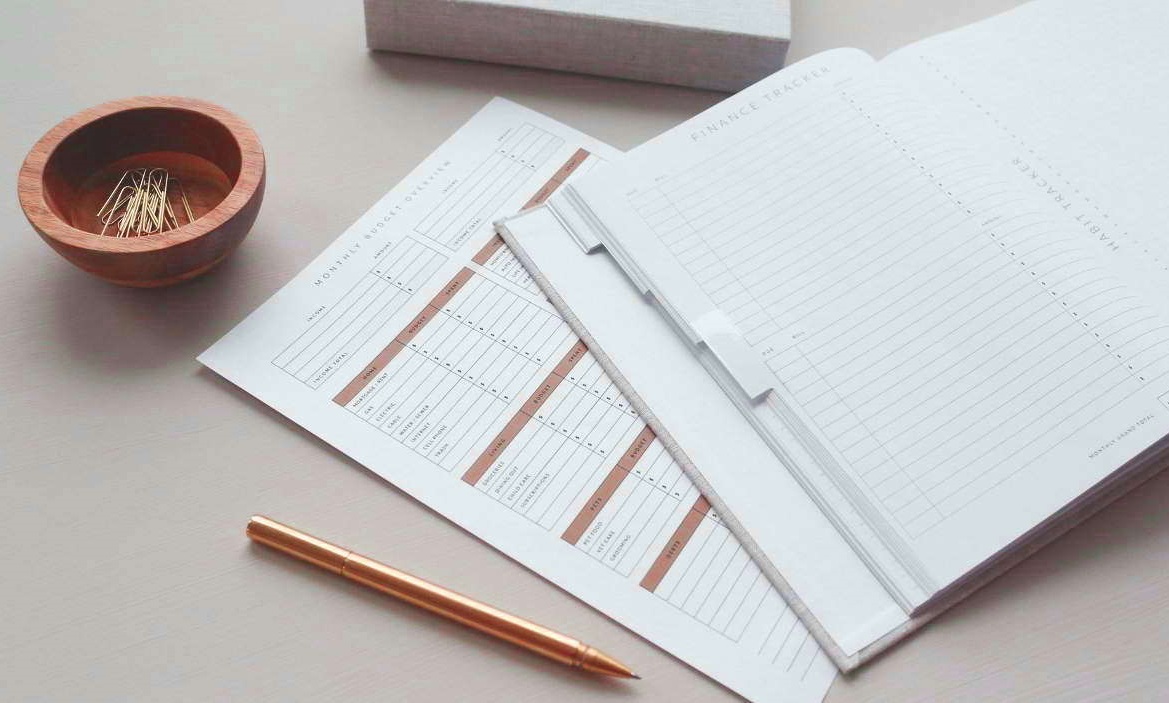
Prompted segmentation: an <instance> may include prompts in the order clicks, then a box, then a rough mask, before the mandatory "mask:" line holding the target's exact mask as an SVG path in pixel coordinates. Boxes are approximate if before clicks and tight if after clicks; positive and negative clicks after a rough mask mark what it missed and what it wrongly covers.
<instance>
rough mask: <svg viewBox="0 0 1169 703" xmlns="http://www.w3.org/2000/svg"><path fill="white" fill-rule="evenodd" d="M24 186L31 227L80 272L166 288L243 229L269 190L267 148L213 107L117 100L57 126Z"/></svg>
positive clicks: (235, 240) (30, 160) (205, 267)
mask: <svg viewBox="0 0 1169 703" xmlns="http://www.w3.org/2000/svg"><path fill="white" fill-rule="evenodd" d="M17 191H18V194H19V197H20V205H21V208H23V210H24V214H25V216H26V217H27V218H28V221H29V222H30V223H31V224H32V226H33V228H34V229H35V230H36V231H37V232H38V233H39V234H40V235H41V238H42V239H44V240H45V241H46V242H48V243H49V245H50V246H52V247H53V249H55V250H56V251H57V252H58V253H59V254H61V256H63V257H65V258H66V259H68V260H69V261H70V262H71V263H73V264H74V265H75V266H77V267H78V268H81V269H83V270H85V271H88V272H89V273H92V274H94V275H96V276H98V277H100V278H103V279H105V280H107V281H111V282H113V283H117V284H120V285H125V286H137V287H158V286H166V285H171V284H173V283H178V282H180V281H185V280H188V279H191V278H194V277H196V276H199V275H201V274H203V273H206V272H207V271H209V270H211V269H212V268H213V267H214V266H215V265H216V264H218V263H220V262H221V261H223V260H224V259H225V258H226V257H227V256H228V255H229V254H230V253H231V252H232V251H234V250H235V248H236V246H238V245H239V243H240V242H241V241H242V240H243V238H244V237H245V236H247V233H248V231H249V230H250V229H251V227H252V223H253V222H254V221H255V219H256V214H257V213H258V212H259V209H260V202H261V201H262V200H263V197H264V151H263V148H262V147H261V146H260V140H259V138H258V137H257V136H256V133H255V132H254V131H253V130H252V128H251V127H249V126H248V124H247V123H246V122H244V121H243V120H242V119H240V118H239V117H237V116H235V115H234V114H232V113H230V112H228V111H227V110H225V109H223V108H221V107H219V106H217V105H213V104H211V103H208V102H204V101H202V100H194V99H192V98H172V97H140V98H128V99H125V100H114V101H112V102H108V103H104V104H102V105H98V106H96V107H93V108H90V109H88V110H85V111H83V112H80V113H78V114H76V115H74V116H72V117H70V118H68V119H66V120H64V121H63V122H61V123H60V124H58V125H57V126H56V127H54V128H53V129H51V130H49V132H48V133H47V134H45V136H44V137H42V138H41V139H40V141H38V142H37V143H36V144H35V145H34V146H33V148H32V150H31V151H30V152H29V154H28V156H27V157H26V158H25V161H24V165H23V166H21V169H20V176H19V178H18V182H17Z"/></svg>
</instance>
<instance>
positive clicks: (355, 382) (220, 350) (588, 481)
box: [200, 100, 835, 701]
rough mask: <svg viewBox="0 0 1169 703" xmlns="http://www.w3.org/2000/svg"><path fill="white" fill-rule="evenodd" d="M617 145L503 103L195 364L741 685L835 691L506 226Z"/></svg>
mask: <svg viewBox="0 0 1169 703" xmlns="http://www.w3.org/2000/svg"><path fill="white" fill-rule="evenodd" d="M615 154H616V152H615V151H614V150H612V149H611V148H609V147H607V146H605V145H604V144H600V143H598V142H596V141H595V140H591V139H589V138H587V137H585V136H584V135H582V134H580V133H578V132H575V131H574V130H571V129H569V128H567V127H565V126H564V125H561V124H559V123H557V122H555V121H553V120H550V119H548V118H546V117H543V116H542V115H538V114H536V113H533V112H531V111H529V110H526V109H524V108H521V107H519V106H517V105H514V104H512V103H508V102H506V101H502V100H496V101H493V102H492V103H491V104H490V105H488V106H487V107H486V108H484V109H483V110H482V111H481V112H480V113H479V114H478V115H476V117H475V118H473V119H472V120H471V121H470V122H469V123H468V124H467V125H466V126H464V127H463V128H462V129H460V130H459V131H458V132H457V133H456V134H455V135H454V136H453V137H452V138H451V140H450V141H448V142H447V143H446V144H444V145H443V146H442V147H441V148H440V149H439V150H438V151H436V152H435V153H434V154H432V155H431V157H429V158H428V159H427V160H426V161H425V162H424V163H423V164H422V165H421V166H420V167H419V168H418V169H417V170H416V171H415V172H414V173H412V174H411V175H410V176H409V177H408V178H407V179H406V180H405V181H404V182H403V183H402V184H401V185H399V186H398V187H396V188H394V189H393V190H392V191H391V192H390V193H389V194H387V196H386V197H385V198H383V199H382V200H381V201H380V202H379V203H378V204H376V205H375V206H374V207H373V208H372V209H371V210H370V211H369V212H368V213H366V215H364V216H363V217H362V218H361V219H360V220H359V221H358V222H357V223H356V224H355V225H354V226H353V227H351V228H350V229H349V230H347V231H346V232H345V233H344V234H343V235H342V236H341V237H340V238H338V239H337V240H336V241H335V242H334V243H333V244H332V245H331V246H330V247H329V248H328V249H327V250H326V251H325V252H324V253H323V254H322V255H321V256H320V257H319V258H318V259H317V260H316V261H314V262H313V263H312V264H310V265H309V266H308V267H306V268H305V269H304V271H302V272H301V273H300V274H299V275H298V276H297V277H296V278H295V279H293V281H291V282H290V283H289V284H288V285H287V286H286V287H284V288H283V289H282V290H281V291H279V292H278V293H277V294H276V295H275V296H273V298H272V299H271V300H270V301H268V302H267V303H265V304H264V305H263V306H262V307H261V308H259V309H258V310H257V311H256V312H254V313H253V314H252V315H251V316H249V317H248V318H247V319H246V320H245V321H244V322H243V323H241V324H240V325H239V326H237V327H236V328H235V329H234V330H232V331H231V333H229V334H228V335H227V336H226V337H224V338H223V339H222V340H220V341H219V342H218V343H216V344H215V345H214V346H213V347H212V348H211V349H209V350H207V351H206V352H205V353H204V354H203V355H202V356H201V357H200V360H201V361H202V362H203V363H205V364H206V365H208V366H209V367H211V368H212V369H214V370H215V371H217V372H218V373H220V374H222V375H224V376H226V377H227V378H228V379H229V380H231V381H233V382H234V383H236V384H237V385H239V386H241V387H242V388H244V389H245V390H247V391H249V392H250V393H252V394H253V395H255V396H257V397H258V398H259V399H261V400H262V401H264V402H265V403H268V404H269V405H271V406H272V407H274V408H276V409H277V410H279V411H280V412H282V413H283V414H285V415H287V416H288V417H290V418H292V419H293V420H294V421H296V422H297V423H298V424H300V425H302V426H303V427H305V428H306V429H308V430H309V431H311V432H313V433H314V434H316V435H318V436H320V437H321V438H322V439H324V440H325V441H327V442H329V443H330V444H332V445H334V446H336V447H337V448H338V449H340V450H341V451H343V452H345V453H346V454H348V455H349V456H351V457H353V458H354V459H356V460H357V461H360V462H361V463H363V464H364V465H365V466H367V467H369V468H370V469H371V470H373V471H375V472H377V473H378V474H379V475H381V476H382V477H384V478H386V479H387V480H390V481H392V482H393V483H394V484H395V485H397V486H399V487H400V488H402V489H403V490H405V491H407V492H409V493H410V494H411V495H413V496H415V497H417V498H418V499H420V500H422V501H423V502H425V503H426V504H427V505H429V506H431V507H433V508H434V509H435V510H437V511H439V512H440V513H442V514H443V515H445V516H446V517H448V518H450V519H451V520H453V521H454V522H456V523H458V524H459V525H461V526H463V527H464V528H466V529H467V530H469V531H470V532H472V533H473V534H475V535H476V536H478V537H480V538H481V539H483V540H485V541H486V542H488V543H489V544H492V545H493V546H495V547H496V548H498V549H500V550H501V551H502V552H504V553H506V554H508V555H509V556H511V557H513V558H515V559H517V560H518V561H520V562H521V563H523V564H524V565H526V566H528V567H529V568H531V569H533V570H535V571H536V572H538V573H540V574H541V575H543V576H544V577H546V578H548V579H549V580H551V581H552V582H554V583H556V584H557V585H559V586H561V587H563V588H565V589H566V590H568V591H570V592H572V593H573V594H575V595H577V596H578V597H580V598H581V599H582V600H585V601H586V602H588V603H590V604H591V605H593V606H595V607H597V608H598V609H600V610H602V611H603V612H605V613H607V614H609V615H611V616H612V617H614V618H615V619H617V620H618V621H620V622H622V623H623V624H625V625H627V626H629V627H630V628H631V629H633V630H635V631H636V632H638V633H640V634H641V635H643V636H644V637H646V638H647V639H650V640H651V641H653V642H655V643H657V644H659V645H660V646H661V647H663V648H664V649H666V650H667V651H670V652H671V653H673V654H675V655H677V656H679V657H680V658H682V659H683V660H685V661H687V662H688V663H689V664H691V665H692V666H694V667H695V668H697V669H699V670H701V671H703V672H705V673H707V674H709V675H710V676H712V677H713V678H715V679H716V680H718V681H720V682H722V683H723V684H725V685H726V686H728V687H730V688H732V689H734V690H735V691H737V692H738V693H740V694H741V695H743V696H745V697H747V698H751V699H755V700H770V699H773V698H774V696H775V695H776V694H777V693H781V694H783V695H784V696H787V697H789V698H790V699H791V700H795V701H811V700H819V699H820V698H822V696H823V694H824V692H825V691H826V690H827V687H828V685H829V684H830V682H831V680H832V678H833V676H834V672H835V669H834V667H833V666H832V664H831V662H830V661H829V660H828V658H827V657H826V656H825V655H824V654H823V652H822V651H821V650H820V648H819V647H818V646H817V644H816V642H815V640H814V639H813V638H811V637H810V635H809V633H808V631H807V629H806V628H804V626H803V624H802V623H801V622H800V621H799V619H798V618H797V617H796V615H795V614H794V613H793V612H792V611H791V609H790V608H788V607H787V605H786V603H785V602H784V600H783V599H782V597H781V596H780V595H779V593H778V592H777V591H776V590H775V589H774V588H773V587H771V585H770V583H769V582H768V581H767V579H766V578H765V577H764V576H763V574H762V572H761V571H760V569H759V568H758V566H756V564H755V562H754V561H752V560H751V559H750V558H748V556H747V554H746V552H745V551H744V550H743V549H742V547H741V546H740V545H739V543H738V541H737V540H736V539H735V538H734V536H733V535H731V533H730V531H729V530H728V529H727V527H726V526H725V525H724V524H723V522H722V519H721V517H720V516H719V515H718V514H717V512H716V511H714V510H712V509H711V508H710V504H709V502H708V501H707V500H706V498H705V497H704V496H702V495H701V494H700V493H699V491H698V490H697V489H695V487H694V486H693V485H692V483H691V482H690V481H689V480H688V479H687V478H686V476H685V475H684V473H683V472H682V471H681V469H680V468H679V466H678V465H677V464H676V463H675V462H674V461H673V460H672V458H671V457H670V456H669V454H668V453H666V452H665V451H664V449H663V448H662V446H661V442H660V441H659V440H657V439H656V437H655V436H654V435H653V433H652V431H649V430H648V428H647V427H646V425H645V423H644V422H642V421H641V419H640V418H639V417H638V416H637V414H636V412H634V411H633V410H631V409H630V407H629V404H628V402H627V401H626V400H625V399H624V397H623V396H622V395H621V394H620V393H619V392H618V391H617V390H616V389H615V388H614V386H613V384H612V382H611V381H610V380H609V379H608V377H607V376H606V375H605V373H604V372H603V371H602V370H601V368H600V367H599V365H598V364H597V362H596V360H595V359H594V358H593V356H592V355H591V353H590V352H589V351H588V349H587V348H586V347H585V346H584V345H583V344H582V343H581V342H580V341H579V340H578V339H577V338H576V337H575V336H574V335H573V334H572V332H571V330H570V329H569V328H568V326H567V325H566V324H565V323H564V322H563V320H561V319H560V317H559V316H558V315H557V314H556V312H555V310H554V309H553V308H552V307H551V306H550V304H549V303H548V302H547V301H546V300H545V299H544V298H543V296H541V295H539V293H538V291H537V289H536V287H535V286H534V285H533V282H532V280H531V278H530V277H529V276H528V275H527V273H526V272H525V271H524V269H523V267H522V266H520V265H519V263H518V261H517V260H516V258H515V257H514V255H512V253H511V251H510V250H509V249H508V248H507V247H506V246H504V245H503V243H502V241H501V240H500V239H499V238H498V237H497V236H495V235H494V233H493V230H492V228H491V225H490V223H491V221H492V220H493V219H496V218H498V217H500V216H502V215H503V214H505V213H512V212H515V211H517V210H519V209H521V208H523V207H528V206H531V205H534V204H536V203H539V202H541V201H542V200H543V199H545V198H546V197H547V196H548V195H549V194H550V193H552V192H553V191H555V190H556V189H557V188H559V187H560V186H561V185H562V184H563V183H565V182H567V181H569V180H571V179H573V178H576V177H578V176H580V175H582V174H585V173H587V172H588V171H589V170H591V169H592V168H593V167H595V166H596V165H597V164H598V163H599V162H601V161H602V160H603V159H610V158H612V157H613V156H614V155H615ZM454 585H455V584H452V586H454ZM471 585H473V584H470V585H466V586H465V587H466V588H470V587H471ZM581 636H582V637H583V636H584V633H581ZM598 644H600V643H598Z"/></svg>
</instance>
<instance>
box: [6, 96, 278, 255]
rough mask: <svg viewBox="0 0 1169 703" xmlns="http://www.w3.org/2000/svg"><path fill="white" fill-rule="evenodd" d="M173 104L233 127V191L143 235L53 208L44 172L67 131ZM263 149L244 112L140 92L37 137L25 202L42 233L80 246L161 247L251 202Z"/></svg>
mask: <svg viewBox="0 0 1169 703" xmlns="http://www.w3.org/2000/svg"><path fill="white" fill-rule="evenodd" d="M159 108H162V109H173V110H186V111H188V112H194V113H197V114H199V115H202V116H204V117H207V118H209V119H211V120H214V121H215V122H216V123H218V124H219V125H220V126H222V127H223V128H224V129H226V130H227V131H228V133H229V134H230V135H231V137H232V139H234V140H235V142H236V146H237V147H238V148H239V151H240V169H239V176H238V177H237V178H236V179H235V183H234V184H233V185H232V188H231V191H230V192H228V194H227V196H226V197H224V199H223V200H222V201H221V202H220V203H219V204H218V205H216V206H215V207H214V208H212V209H211V210H208V211H207V212H206V213H204V214H203V216H201V217H199V218H198V219H196V220H195V221H194V222H190V223H187V224H185V225H181V226H179V227H176V228H175V229H171V230H167V231H165V232H159V233H157V234H151V235H144V236H141V237H111V236H108V235H101V234H96V233H94V232H87V231H85V230H83V229H78V228H76V227H73V226H72V225H70V224H68V223H66V222H65V221H64V220H62V219H61V218H60V217H58V216H57V214H56V213H55V212H53V210H52V208H50V207H49V204H48V202H47V201H46V199H45V190H44V174H45V167H46V166H47V165H48V163H49V161H50V159H51V158H52V156H53V153H54V152H55V151H56V150H57V148H58V147H59V146H60V145H61V143H62V142H64V141H65V139H66V138H67V137H69V136H70V135H71V134H74V133H76V132H77V131H79V130H81V129H83V128H85V127H86V126H88V125H90V124H92V123H94V122H96V121H97V120H100V119H103V118H105V117H109V116H110V115H113V114H116V113H119V112H127V111H131V110H144V109H146V110H149V109H159ZM264 169H265V159H264V149H263V147H262V146H261V145H260V139H259V137H258V136H257V135H256V133H255V131H254V130H253V129H252V128H251V126H249V125H248V123H247V122H245V121H244V120H243V118H241V117H239V116H238V115H236V114H234V113H232V112H230V111H229V110H227V109H225V108H223V107H220V106H219V105H216V104H214V103H210V102H207V101H205V100H199V99H197V98H184V97H175V96H138V97H132V98H122V99H119V100H111V101H109V102H105V103H102V104H100V105H95V106H93V107H91V108H88V109H85V110H82V111H81V112H78V113H77V114H75V115H73V116H71V117H67V118H65V119H64V120H62V121H61V122H59V123H57V125H56V126H55V127H53V128H52V129H50V130H49V131H48V132H46V133H45V135H44V136H43V137H41V138H40V139H39V140H37V143H36V144H34V145H33V147H32V149H30V150H29V152H28V156H26V157H25V160H24V163H23V164H22V165H21V167H20V175H19V177H18V178H17V192H18V194H19V198H20V207H21V208H22V209H23V210H24V213H25V216H26V217H27V218H28V220H29V222H31V223H32V225H33V227H34V228H35V229H36V230H37V231H38V232H40V233H41V234H42V235H44V236H46V237H49V238H51V239H53V240H55V241H57V242H60V243H62V244H65V245H67V246H70V247H76V248H78V249H85V250H89V251H100V252H114V253H119V252H120V253H131V252H147V251H160V250H162V249H167V248H169V247H172V246H175V245H178V244H182V243H184V242H189V241H191V240H193V239H198V238H199V237H202V236H203V235H205V234H208V233H210V232H212V231H214V230H216V229H217V228H219V227H220V226H222V225H223V224H224V223H225V222H227V221H228V220H230V219H231V218H232V217H234V216H235V215H236V214H237V213H238V212H239V211H240V210H241V209H242V208H243V207H244V206H246V205H247V204H248V203H249V202H251V200H252V198H253V197H254V196H255V195H256V191H257V190H258V189H259V187H260V185H261V183H262V182H263V180H264Z"/></svg>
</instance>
